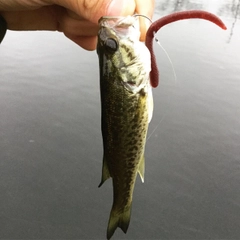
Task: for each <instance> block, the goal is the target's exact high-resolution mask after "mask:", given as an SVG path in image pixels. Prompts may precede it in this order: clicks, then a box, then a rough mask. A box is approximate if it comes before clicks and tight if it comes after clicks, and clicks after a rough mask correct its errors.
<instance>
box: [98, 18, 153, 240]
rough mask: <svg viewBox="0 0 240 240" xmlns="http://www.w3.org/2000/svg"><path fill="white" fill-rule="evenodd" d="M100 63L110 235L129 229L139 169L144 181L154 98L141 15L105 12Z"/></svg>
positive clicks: (105, 177) (103, 172)
mask: <svg viewBox="0 0 240 240" xmlns="http://www.w3.org/2000/svg"><path fill="white" fill-rule="evenodd" d="M99 25H100V30H99V34H98V45H97V53H98V56H99V63H100V88H101V108H102V138H103V149H104V153H103V167H102V180H101V183H100V185H99V186H101V185H102V184H103V183H104V181H105V180H107V179H108V178H110V177H111V178H112V183H113V205H112V210H111V213H110V218H109V223H108V229H107V239H110V238H111V236H112V235H113V234H114V232H115V230H116V228H117V227H119V228H121V229H122V230H123V232H125V233H126V231H127V229H128V226H129V222H130V215H131V205H132V195H133V190H134V185H135V181H136V177H137V173H139V174H140V177H141V179H142V181H144V149H145V142H146V136H147V130H148V123H149V122H150V120H151V117H152V110H153V103H152V102H153V100H152V90H151V86H150V82H149V72H150V70H151V60H150V58H151V57H150V53H149V51H148V49H147V47H146V46H145V45H144V43H142V42H140V41H139V37H140V32H139V27H138V17H135V16H128V17H102V18H101V19H100V20H99Z"/></svg>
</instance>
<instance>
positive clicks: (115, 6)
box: [54, 0, 136, 23]
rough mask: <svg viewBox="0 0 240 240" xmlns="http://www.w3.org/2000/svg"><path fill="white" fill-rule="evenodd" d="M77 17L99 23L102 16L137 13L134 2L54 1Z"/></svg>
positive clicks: (96, 0) (114, 0) (110, 0)
mask: <svg viewBox="0 0 240 240" xmlns="http://www.w3.org/2000/svg"><path fill="white" fill-rule="evenodd" d="M54 3H55V4H58V5H61V6H63V7H65V8H67V9H69V10H71V11H73V12H75V13H76V14H77V15H79V16H81V17H82V18H85V19H87V20H89V21H91V22H93V23H98V20H99V19H100V18H101V17H102V16H124V15H125V16H126V15H132V14H133V13H134V11H135V7H136V5H135V1H134V0H54Z"/></svg>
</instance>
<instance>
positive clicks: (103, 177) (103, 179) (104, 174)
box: [98, 157, 111, 187]
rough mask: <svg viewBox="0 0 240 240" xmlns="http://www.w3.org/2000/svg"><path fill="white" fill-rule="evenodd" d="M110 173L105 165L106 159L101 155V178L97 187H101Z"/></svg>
mask: <svg viewBox="0 0 240 240" xmlns="http://www.w3.org/2000/svg"><path fill="white" fill-rule="evenodd" d="M110 177H111V176H110V173H109V170H108V165H107V161H106V158H105V157H103V166H102V179H101V182H100V184H99V185H98V187H101V186H102V185H103V183H104V182H105V181H106V180H107V179H108V178H110Z"/></svg>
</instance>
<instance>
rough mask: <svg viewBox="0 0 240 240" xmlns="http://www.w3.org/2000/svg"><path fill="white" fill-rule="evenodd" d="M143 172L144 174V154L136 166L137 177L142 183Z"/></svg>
mask: <svg viewBox="0 0 240 240" xmlns="http://www.w3.org/2000/svg"><path fill="white" fill-rule="evenodd" d="M144 172H145V158H144V154H143V155H142V157H141V160H140V162H139V166H138V173H139V176H140V178H141V180H142V182H144Z"/></svg>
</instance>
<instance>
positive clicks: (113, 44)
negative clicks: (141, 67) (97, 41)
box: [104, 38, 118, 53]
mask: <svg viewBox="0 0 240 240" xmlns="http://www.w3.org/2000/svg"><path fill="white" fill-rule="evenodd" d="M104 45H105V49H106V50H107V51H109V52H110V53H114V52H116V51H117V50H118V43H117V41H116V40H115V39H114V38H107V39H106V40H105V42H104Z"/></svg>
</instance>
